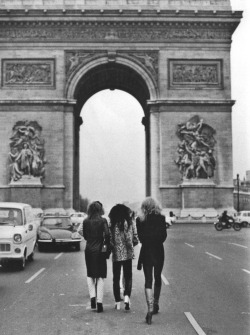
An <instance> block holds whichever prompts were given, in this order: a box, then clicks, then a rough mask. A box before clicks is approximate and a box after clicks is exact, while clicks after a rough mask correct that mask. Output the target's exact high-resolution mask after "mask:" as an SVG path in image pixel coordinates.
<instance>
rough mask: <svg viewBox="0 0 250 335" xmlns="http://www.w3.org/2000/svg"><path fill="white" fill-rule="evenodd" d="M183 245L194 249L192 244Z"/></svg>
mask: <svg viewBox="0 0 250 335" xmlns="http://www.w3.org/2000/svg"><path fill="white" fill-rule="evenodd" d="M185 244H186V245H188V246H189V247H191V248H194V245H192V244H189V243H185Z"/></svg>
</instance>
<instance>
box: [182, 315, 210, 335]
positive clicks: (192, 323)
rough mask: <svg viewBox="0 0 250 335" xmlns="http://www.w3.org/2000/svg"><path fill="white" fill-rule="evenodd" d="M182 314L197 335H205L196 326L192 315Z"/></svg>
mask: <svg viewBox="0 0 250 335" xmlns="http://www.w3.org/2000/svg"><path fill="white" fill-rule="evenodd" d="M184 314H185V315H186V317H187V319H188V321H189V322H190V323H191V325H192V326H193V328H194V330H195V331H196V333H197V334H198V335H206V333H204V331H203V330H202V329H201V327H200V326H199V325H198V323H197V322H196V320H195V318H194V317H193V315H192V314H191V313H190V312H184Z"/></svg>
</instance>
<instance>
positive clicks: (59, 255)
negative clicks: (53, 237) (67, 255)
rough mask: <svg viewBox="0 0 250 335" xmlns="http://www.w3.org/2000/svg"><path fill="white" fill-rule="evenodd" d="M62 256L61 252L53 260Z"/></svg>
mask: <svg viewBox="0 0 250 335" xmlns="http://www.w3.org/2000/svg"><path fill="white" fill-rule="evenodd" d="M62 255H63V252H61V253H60V254H58V255H57V256H56V257H55V258H54V259H58V258H59V257H61V256H62Z"/></svg>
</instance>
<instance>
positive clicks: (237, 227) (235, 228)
mask: <svg viewBox="0 0 250 335" xmlns="http://www.w3.org/2000/svg"><path fill="white" fill-rule="evenodd" d="M233 228H234V230H236V231H239V230H241V226H240V224H239V223H238V222H235V223H234V225H233Z"/></svg>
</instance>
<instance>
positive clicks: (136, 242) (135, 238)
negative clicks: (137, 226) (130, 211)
mask: <svg viewBox="0 0 250 335" xmlns="http://www.w3.org/2000/svg"><path fill="white" fill-rule="evenodd" d="M138 243H139V240H138V237H137V235H134V234H133V247H135V246H136V245H137V244H138Z"/></svg>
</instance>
